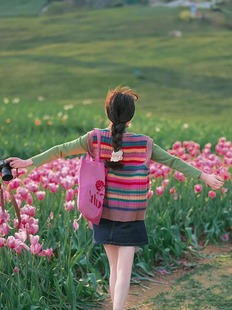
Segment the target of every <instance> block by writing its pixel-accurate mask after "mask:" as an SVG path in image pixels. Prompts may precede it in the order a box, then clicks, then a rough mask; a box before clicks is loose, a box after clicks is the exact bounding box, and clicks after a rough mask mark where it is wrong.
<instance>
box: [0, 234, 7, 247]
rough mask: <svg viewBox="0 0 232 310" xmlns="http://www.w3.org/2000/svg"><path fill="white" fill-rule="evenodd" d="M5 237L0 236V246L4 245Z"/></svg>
mask: <svg viewBox="0 0 232 310" xmlns="http://www.w3.org/2000/svg"><path fill="white" fill-rule="evenodd" d="M5 243H6V239H5V238H3V237H0V248H3V247H4V246H5Z"/></svg>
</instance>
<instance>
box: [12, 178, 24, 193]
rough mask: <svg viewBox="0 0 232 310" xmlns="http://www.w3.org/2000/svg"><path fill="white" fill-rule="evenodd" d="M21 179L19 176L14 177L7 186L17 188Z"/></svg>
mask: <svg viewBox="0 0 232 310" xmlns="http://www.w3.org/2000/svg"><path fill="white" fill-rule="evenodd" d="M20 183H21V180H20V179H19V178H15V179H13V180H11V181H10V182H9V188H10V189H11V190H14V189H17V188H18V187H19V186H20Z"/></svg>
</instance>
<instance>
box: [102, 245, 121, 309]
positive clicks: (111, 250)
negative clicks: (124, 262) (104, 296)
mask: <svg viewBox="0 0 232 310" xmlns="http://www.w3.org/2000/svg"><path fill="white" fill-rule="evenodd" d="M104 248H105V251H106V255H107V257H108V261H109V265H110V281H109V282H110V296H111V300H112V303H113V302H114V288H115V283H116V280H117V263H118V246H115V245H110V244H105V245H104Z"/></svg>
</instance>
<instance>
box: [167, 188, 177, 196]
mask: <svg viewBox="0 0 232 310" xmlns="http://www.w3.org/2000/svg"><path fill="white" fill-rule="evenodd" d="M169 193H170V194H172V195H173V194H175V193H176V189H175V187H174V186H173V187H172V188H170V190H169Z"/></svg>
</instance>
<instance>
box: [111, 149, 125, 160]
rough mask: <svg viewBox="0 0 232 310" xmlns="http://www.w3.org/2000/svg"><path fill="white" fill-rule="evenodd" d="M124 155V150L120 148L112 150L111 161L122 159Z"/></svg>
mask: <svg viewBox="0 0 232 310" xmlns="http://www.w3.org/2000/svg"><path fill="white" fill-rule="evenodd" d="M122 155H123V151H121V150H119V151H117V152H114V151H113V152H112V154H111V158H110V161H114V162H118V161H120V160H122V158H123V157H122Z"/></svg>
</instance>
